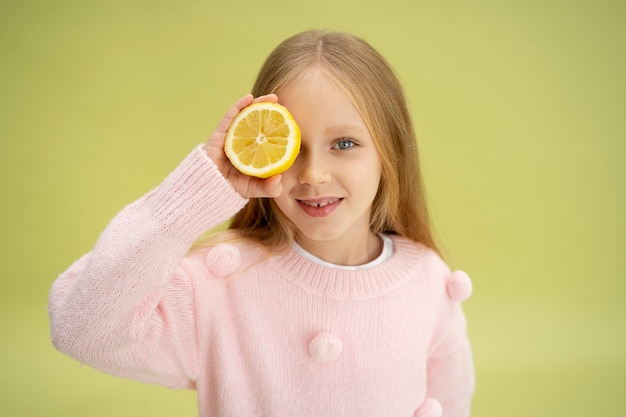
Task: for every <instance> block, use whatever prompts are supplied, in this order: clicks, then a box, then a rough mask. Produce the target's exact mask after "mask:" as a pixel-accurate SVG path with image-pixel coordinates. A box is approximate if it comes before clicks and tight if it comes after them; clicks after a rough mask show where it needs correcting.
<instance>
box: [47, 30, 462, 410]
mask: <svg viewBox="0 0 626 417" xmlns="http://www.w3.org/2000/svg"><path fill="white" fill-rule="evenodd" d="M252 93H253V94H252V95H247V96H245V97H243V98H241V99H240V100H239V101H237V102H236V103H235V105H234V106H233V107H232V108H231V109H230V110H229V111H228V113H227V114H226V116H225V117H224V118H223V119H222V121H221V122H220V123H219V125H218V127H217V129H216V130H215V132H214V133H213V134H212V135H211V137H210V139H209V140H208V142H207V143H206V144H205V145H204V146H198V147H197V148H196V149H195V150H193V152H191V154H190V155H189V156H188V157H187V158H186V159H185V160H184V161H182V163H181V164H180V165H179V166H178V167H177V168H176V169H175V170H174V171H173V172H172V173H171V174H170V175H169V176H168V177H167V179H165V181H164V182H163V183H162V184H161V185H159V186H158V187H157V188H156V189H154V190H153V191H152V192H150V193H148V194H147V195H146V196H144V197H143V198H141V199H140V200H138V201H136V202H135V203H133V204H131V205H130V206H128V207H126V208H125V209H124V210H122V211H121V212H120V213H119V214H118V215H117V216H116V217H115V218H114V219H113V220H112V221H111V223H110V224H109V225H108V227H107V228H106V230H105V231H104V232H103V233H102V235H101V237H100V239H99V240H98V242H97V244H96V246H95V247H94V249H93V250H92V251H91V252H90V253H89V254H87V255H85V256H83V257H82V258H81V259H79V260H78V261H77V262H76V263H75V264H74V265H72V266H71V267H70V268H69V269H68V270H67V271H66V272H65V273H64V274H62V275H61V276H60V277H59V278H58V279H57V281H56V282H55V283H54V285H53V287H52V290H51V294H50V320H51V330H52V339H53V343H54V345H55V346H56V347H57V348H58V349H59V350H61V351H63V352H65V353H67V354H69V355H71V356H73V357H75V358H77V359H78V360H80V361H83V362H86V363H88V364H90V365H92V366H94V367H96V368H98V369H101V370H103V371H105V372H109V373H112V374H115V375H119V376H121V377H124V378H132V379H137V380H140V381H145V382H151V383H156V384H162V385H165V386H168V387H171V388H195V389H196V390H197V391H198V401H199V410H200V416H205V417H209V416H232V417H239V416H267V417H294V416H299V417H300V416H316V417H318V416H333V417H346V416H359V417H363V416H367V417H392V416H393V417H402V416H406V417H411V416H421V417H426V416H429V417H434V416H442V415H443V416H446V417H457V416H467V415H469V410H470V402H471V397H472V394H473V390H474V370H473V364H472V354H471V349H470V345H469V342H468V338H467V334H466V322H465V317H464V314H463V312H462V309H461V306H460V302H461V301H463V300H465V299H466V298H467V297H468V296H469V295H470V292H471V283H470V281H469V278H468V277H467V275H465V274H464V273H463V272H460V271H457V272H450V270H449V269H448V267H447V266H446V264H445V263H444V262H443V261H442V260H441V258H440V257H439V256H438V254H437V248H436V247H435V243H434V242H433V238H432V236H431V232H430V228H429V223H428V216H427V210H426V204H425V199H424V193H423V189H422V183H421V177H420V173H419V168H418V159H417V147H416V142H415V135H414V132H413V128H412V123H411V120H410V117H409V113H408V110H407V105H406V102H405V99H404V97H403V93H402V90H401V87H400V85H399V83H398V81H397V79H396V77H395V76H394V73H393V71H392V70H391V69H390V67H389V66H388V64H387V63H386V62H385V60H384V59H383V58H382V57H381V56H380V55H379V54H378V53H377V52H376V51H375V50H374V49H372V47H371V46H369V45H368V44H367V43H365V42H364V41H363V40H361V39H359V38H357V37H354V36H352V35H349V34H345V33H336V32H321V31H310V32H305V33H301V34H299V35H296V36H294V37H292V38H290V39H287V40H286V41H284V42H283V43H282V44H281V45H279V46H278V47H277V48H276V49H275V50H274V51H273V52H272V53H271V54H270V56H269V57H268V59H267V60H266V62H265V64H264V66H263V67H262V69H261V71H260V73H259V76H258V79H257V81H256V84H255V86H254V89H253V91H252ZM253 97H256V99H253ZM253 101H269V102H277V101H280V103H281V104H283V105H285V106H286V107H287V108H288V109H289V110H290V111H291V113H292V114H293V116H294V118H295V120H296V121H297V123H298V125H299V126H300V130H301V132H302V149H301V152H300V155H299V156H298V158H297V159H296V162H295V163H294V165H293V166H292V167H291V168H290V169H289V170H287V171H286V172H284V173H283V174H282V175H277V176H274V177H272V178H269V179H266V180H260V179H255V178H251V177H247V176H245V175H243V174H241V173H239V172H238V171H237V170H236V169H235V168H234V167H233V166H232V165H231V164H230V162H229V161H228V159H227V158H226V157H225V155H224V151H223V143H224V137H225V133H226V130H227V128H228V126H229V124H230V122H231V121H232V120H233V118H234V117H235V116H236V115H237V113H238V112H239V111H240V110H241V109H243V108H244V107H245V106H247V105H249V104H251V103H252V102H253ZM233 216H234V217H233ZM231 217H232V222H231V225H230V229H231V230H230V231H227V232H223V233H222V234H219V235H217V236H215V237H213V238H212V239H210V240H209V241H206V242H204V243H201V244H199V245H196V246H194V247H193V248H192V245H193V244H194V242H195V241H196V240H197V239H198V238H199V237H200V236H201V235H202V234H203V233H204V232H205V231H206V230H208V229H210V228H212V227H214V226H216V225H219V224H221V223H222V222H224V221H226V220H228V219H229V218H231Z"/></svg>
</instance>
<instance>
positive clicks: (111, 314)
mask: <svg viewBox="0 0 626 417" xmlns="http://www.w3.org/2000/svg"><path fill="white" fill-rule="evenodd" d="M245 203H246V200H245V199H244V198H243V197H241V196H240V195H239V194H237V193H236V192H235V190H234V189H233V188H232V187H231V186H230V184H229V183H228V181H227V180H226V179H225V178H224V177H223V176H222V175H221V174H220V173H219V171H218V170H217V167H215V165H213V163H212V161H211V160H210V159H209V158H208V157H207V155H206V154H205V152H204V150H203V148H202V147H201V146H198V147H197V148H196V149H194V151H193V152H192V153H191V154H190V155H189V156H188V157H187V158H186V159H185V160H184V161H183V162H182V163H181V164H180V165H179V166H178V167H177V168H176V169H175V170H174V171H173V172H172V173H171V174H170V175H169V176H168V177H167V178H166V179H165V181H164V182H163V183H162V184H161V185H159V186H158V187H157V188H156V189H154V190H153V191H151V192H150V193H148V194H147V195H146V196H144V197H142V198H141V199H139V200H138V201H136V202H134V203H132V204H131V205H129V206H128V207H126V208H125V209H123V210H122V211H121V212H120V213H119V214H118V215H117V216H115V217H114V218H113V220H112V221H111V222H110V223H109V224H108V226H107V227H106V229H105V230H104V232H103V233H102V234H101V236H100V238H99V239H98V241H97V243H96V245H95V247H94V248H93V250H92V251H91V252H90V253H88V254H87V255H84V256H83V257H82V258H80V259H79V260H78V261H76V262H75V263H74V264H73V265H72V266H71V267H70V268H69V269H68V270H67V271H65V272H64V273H63V274H61V275H60V276H59V277H58V278H57V280H56V281H55V282H54V284H53V286H52V289H51V291H50V298H49V313H50V328H51V335H52V342H53V344H54V345H55V347H56V348H57V349H59V350H60V351H62V352H64V353H66V354H68V355H70V356H72V357H74V358H76V359H78V360H80V361H82V362H85V363H87V364H89V365H91V366H93V367H95V368H98V369H101V370H103V371H105V372H107V373H112V374H114V375H118V376H122V377H125V378H131V379H136V380H140V381H144V382H151V383H157V384H160V385H165V386H169V387H172V388H178V387H193V386H194V381H195V379H196V377H197V372H198V371H197V362H198V353H197V343H196V326H195V323H196V318H195V299H194V282H193V279H192V277H190V276H189V274H187V273H186V272H185V271H186V270H187V268H186V267H185V262H186V258H185V255H186V253H187V251H188V250H189V248H190V247H191V245H192V244H193V242H194V240H195V239H197V238H198V237H199V236H201V235H202V233H204V232H205V231H206V230H207V229H210V228H211V227H214V226H216V225H218V224H220V223H222V222H224V221H226V220H227V219H228V218H229V217H230V216H232V215H233V214H234V213H236V212H237V211H238V210H240V209H241V208H242V207H243V205H245Z"/></svg>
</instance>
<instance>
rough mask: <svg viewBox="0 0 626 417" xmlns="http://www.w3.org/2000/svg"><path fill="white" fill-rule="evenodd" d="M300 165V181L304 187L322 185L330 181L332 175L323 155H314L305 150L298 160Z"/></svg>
mask: <svg viewBox="0 0 626 417" xmlns="http://www.w3.org/2000/svg"><path fill="white" fill-rule="evenodd" d="M296 163H298V165H299V166H298V169H299V172H298V181H299V182H300V184H303V185H312V186H316V185H320V184H324V183H327V182H329V181H330V179H331V177H332V176H331V173H330V169H329V164H328V163H327V161H325V159H324V158H323V156H322V155H313V153H312V152H310V151H309V152H305V151H304V150H303V151H302V152H301V153H300V155H299V156H298V159H296Z"/></svg>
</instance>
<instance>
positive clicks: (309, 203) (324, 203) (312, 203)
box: [300, 198, 339, 208]
mask: <svg viewBox="0 0 626 417" xmlns="http://www.w3.org/2000/svg"><path fill="white" fill-rule="evenodd" d="M337 200H339V199H338V198H335V199H334V200H326V201H306V200H300V201H302V203H303V204H305V205H307V206H311V207H317V208H320V207H326V206H327V205H329V204H333V203H335V202H337Z"/></svg>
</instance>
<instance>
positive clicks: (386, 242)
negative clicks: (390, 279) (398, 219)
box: [291, 233, 393, 271]
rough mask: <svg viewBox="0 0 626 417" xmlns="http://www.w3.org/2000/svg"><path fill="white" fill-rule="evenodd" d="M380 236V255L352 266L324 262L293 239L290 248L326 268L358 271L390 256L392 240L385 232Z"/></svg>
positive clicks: (391, 253)
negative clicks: (381, 248)
mask: <svg viewBox="0 0 626 417" xmlns="http://www.w3.org/2000/svg"><path fill="white" fill-rule="evenodd" d="M379 236H380V238H381V239H382V240H383V250H382V252H381V253H380V255H378V257H377V258H376V259H374V260H372V261H370V262H368V263H366V264H363V265H354V266H348V265H335V264H332V263H330V262H326V261H324V260H322V259H320V258H318V257H317V256H315V255H313V254H311V253H310V252H308V251H307V250H305V249H304V248H303V247H302V246H300V245H298V244H297V243H296V242H295V241H294V242H293V244H292V246H291V248H292V249H293V251H294V252H296V253H297V254H299V255H300V256H302V257H304V258H306V259H308V260H310V261H312V262H315V263H316V264H318V265H322V266H325V267H327V268H334V269H340V270H343V271H358V270H361V269H366V268H371V267H373V266H376V265H380V264H382V263H383V262H385V261H386V260H387V259H389V258H391V255H393V241H392V240H391V238H390V237H389V236H387V235H385V234H382V233H381V234H380V235H379Z"/></svg>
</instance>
